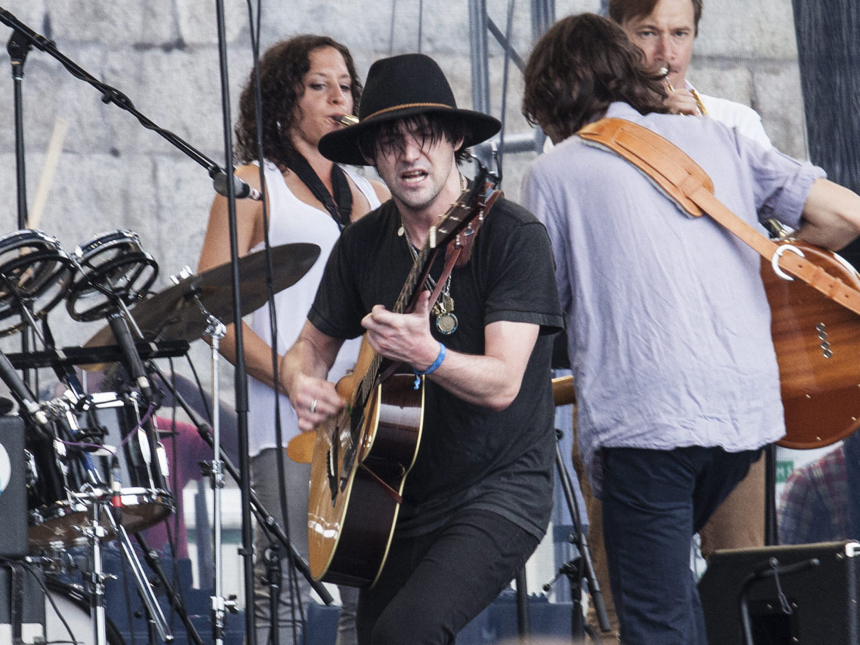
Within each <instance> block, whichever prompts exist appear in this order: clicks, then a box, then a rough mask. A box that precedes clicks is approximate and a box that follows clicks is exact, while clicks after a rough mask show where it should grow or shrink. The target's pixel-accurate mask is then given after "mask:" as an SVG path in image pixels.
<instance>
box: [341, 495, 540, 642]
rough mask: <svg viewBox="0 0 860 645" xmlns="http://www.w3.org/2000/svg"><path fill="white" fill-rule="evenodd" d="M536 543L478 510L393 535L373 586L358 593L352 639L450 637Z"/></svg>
mask: <svg viewBox="0 0 860 645" xmlns="http://www.w3.org/2000/svg"><path fill="white" fill-rule="evenodd" d="M537 545H538V539H537V537H535V536H534V535H532V534H530V533H528V532H527V531H525V530H524V529H522V528H520V527H519V526H517V525H516V524H514V523H513V522H510V521H509V520H506V519H505V518H503V517H502V516H501V515H498V514H496V513H493V512H491V511H484V510H465V511H461V512H458V513H456V514H455V515H454V516H453V517H452V518H451V520H450V521H449V522H448V523H447V524H446V525H445V526H444V527H442V528H441V529H439V530H437V531H434V532H433V533H430V534H427V535H421V536H418V537H415V538H408V539H398V538H396V537H395V539H394V540H393V542H392V544H391V549H390V550H389V553H388V559H387V560H386V562H385V567H384V569H383V571H382V575H381V576H380V579H379V581H378V582H377V583H376V586H375V587H373V588H372V589H364V590H362V591H361V594H360V595H359V601H358V642H359V644H360V645H370V644H372V645H389V644H392V643H400V644H403V645H419V644H422V643H428V644H429V643H438V644H445V643H452V642H453V641H454V636H455V635H456V634H457V632H459V631H460V630H461V629H463V627H465V626H466V624H467V623H468V622H469V621H470V620H472V619H473V618H474V617H475V616H477V615H478V614H479V613H481V611H482V610H483V609H484V608H485V607H487V606H488V605H489V604H490V603H491V602H492V601H493V600H494V599H495V598H496V596H498V595H499V593H500V592H501V591H502V590H503V589H504V588H505V587H506V586H507V585H508V584H509V583H510V581H511V580H512V579H513V577H514V576H515V575H516V572H517V571H518V570H519V569H520V568H522V566H523V565H524V564H525V562H526V560H527V559H528V557H529V556H530V555H531V553H532V552H533V551H534V550H535V548H536V547H537Z"/></svg>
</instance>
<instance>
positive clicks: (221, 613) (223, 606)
mask: <svg viewBox="0 0 860 645" xmlns="http://www.w3.org/2000/svg"><path fill="white" fill-rule="evenodd" d="M194 300H195V302H196V304H197V306H198V307H199V308H200V313H201V314H203V315H205V316H206V329H205V330H204V334H205V335H207V336H209V338H210V340H211V343H210V355H211V365H212V401H214V402H217V401H220V400H221V390H220V387H219V383H220V376H219V375H220V371H219V369H218V363H219V362H220V356H221V354H220V352H219V349H220V343H221V339H222V338H224V336H225V335H226V334H227V327H226V326H225V325H224V323H222V322H221V321H220V320H218V318H216V317H215V316H214V315H212V314H211V313H209V312H207V311H206V308H205V306H204V305H203V303H202V302H200V299H199V298H198V297H197V296H196V295H195V296H194ZM212 448H213V457H212V461H211V462H210V464H209V484H210V486H211V488H212V493H213V497H214V501H213V506H214V507H215V508H214V513H213V518H212V521H213V525H214V535H213V538H212V550H213V552H214V555H215V572H214V575H215V589H214V593H213V595H212V633H213V635H214V640H215V641H216V643H220V642H223V634H224V624H225V619H226V617H227V612H228V611H229V612H231V613H233V614H235V613H238V611H239V608H238V607H237V605H236V601H235V600H234V599H232V598H231V599H227V598H225V597H224V590H223V589H224V584H223V571H224V569H223V567H224V565H223V556H222V553H221V542H222V538H221V529H222V526H221V524H222V513H221V497H222V495H221V491H222V489H223V488H224V469H223V461H222V460H221V415H220V414H219V413H218V410H217V408H216V409H215V410H214V411H213V415H212Z"/></svg>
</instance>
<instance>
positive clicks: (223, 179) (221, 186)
mask: <svg viewBox="0 0 860 645" xmlns="http://www.w3.org/2000/svg"><path fill="white" fill-rule="evenodd" d="M231 177H233V193H234V194H235V196H236V199H253V200H254V201H256V202H258V201H260V200H261V199H263V195H262V194H261V193H260V191H259V190H257V189H256V188H252V187H251V186H249V185H248V184H247V183H246V182H244V181H242V180H241V179H239V178H238V177H237V176H236V175H231ZM227 181H228V180H227V173H225V172H224V171H223V170H221V169H220V168H219V169H218V170H217V171H216V174H215V176H214V177H213V178H212V186H213V188H215V192H216V193H218V194H219V195H221V196H222V197H226V196H227Z"/></svg>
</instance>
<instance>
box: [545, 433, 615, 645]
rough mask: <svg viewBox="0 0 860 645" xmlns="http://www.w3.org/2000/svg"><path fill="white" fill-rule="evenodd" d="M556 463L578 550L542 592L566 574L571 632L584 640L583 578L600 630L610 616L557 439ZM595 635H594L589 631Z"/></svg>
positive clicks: (607, 626)
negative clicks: (571, 608) (571, 612)
mask: <svg viewBox="0 0 860 645" xmlns="http://www.w3.org/2000/svg"><path fill="white" fill-rule="evenodd" d="M555 432H556V438H557V439H559V440H560V439H561V437H562V432H561V430H556V431H555ZM555 465H556V468H557V469H558V475H559V480H560V481H561V487H562V490H563V491H564V497H565V500H566V501H567V507H568V510H569V511H570V518H571V520H572V521H573V533H571V534H570V535H569V536H568V538H567V539H568V542H570V543H571V544H572V545H573V546H574V547H575V549H576V551H578V552H579V555H578V556H577V557H575V558H574V559H573V560H571V561H568V562H565V563H564V565H563V566H562V567H561V569H560V570H559V572H558V574H556V576H555V578H553V580H552V581H551V582H549V583H547V584H545V585H544V586H543V589H544V591H549V590H550V588H551V587H552V583H553V582H555V580H557V579H558V576H559V575H561V574H564V575H565V576H567V579H568V583H569V584H570V599H571V601H572V602H573V614H572V616H571V635H572V636H573V639H574V642H576V643H579V642H584V641H583V640H582V639H584V637H585V633H586V632H588V631H589V630H590V629H591V628H590V627H589V626H588V625H586V623H585V619H584V615H583V611H582V600H581V598H582V579H583V578H585V579H586V581H587V583H588V593H589V595H590V596H591V601H592V602H593V603H594V611H595V613H596V614H597V622H598V625H599V627H600V630H601V631H602V632H608V631H610V630H611V629H612V627H611V625H610V623H609V616H608V614H607V613H606V605H605V604H604V602H603V592H602V591H601V590H600V583H599V582H598V581H597V576H596V575H595V573H594V563H593V562H592V560H591V549H589V547H588V537H587V536H586V534H585V531H583V530H582V520H581V518H580V515H579V506H578V505H577V503H576V496H575V494H574V492H573V482H572V481H571V479H570V473H568V472H567V468H566V467H565V465H564V458H563V457H562V454H561V448H560V447H559V445H558V442H556V446H555ZM589 635H591V636H592V637H594V636H595V635H594V634H591V633H590V634H589Z"/></svg>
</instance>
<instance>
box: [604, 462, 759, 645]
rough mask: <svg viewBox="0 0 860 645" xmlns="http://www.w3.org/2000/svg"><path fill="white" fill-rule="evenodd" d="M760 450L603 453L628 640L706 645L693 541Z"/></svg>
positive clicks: (609, 546) (609, 533)
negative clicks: (692, 567) (692, 566)
mask: <svg viewBox="0 0 860 645" xmlns="http://www.w3.org/2000/svg"><path fill="white" fill-rule="evenodd" d="M760 453H761V451H760V450H751V451H745V452H739V453H729V452H726V451H725V450H723V449H721V448H702V447H690V448H677V449H675V450H642V449H635V448H604V449H603V450H602V452H601V462H602V467H603V530H604V540H605V543H606V553H607V559H608V561H609V576H610V581H611V586H612V596H613V598H614V600H615V606H616V609H617V611H618V620H619V623H620V628H621V641H622V642H623V643H624V644H625V645H707V636H706V634H705V624H704V616H703V614H702V607H701V604H700V603H699V594H698V591H697V590H696V581H695V580H694V579H693V574H692V572H691V570H690V541H691V539H692V537H693V534H694V533H696V532H698V531H699V529H701V528H702V527H703V526H704V525H705V522H707V520H708V518H709V517H710V516H711V514H712V513H713V512H714V511H715V510H716V508H717V507H718V506H719V505H720V503H721V502H722V501H723V500H724V499H725V498H726V497H727V496H728V494H729V493H730V492H731V491H732V489H733V488H734V487H735V485H736V484H737V483H738V482H739V481H740V480H741V479H743V477H744V475H745V474H746V472H747V470H749V466H750V464H751V463H752V462H753V461H755V460H756V459H757V458H758V456H759V454H760Z"/></svg>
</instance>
